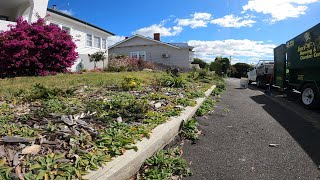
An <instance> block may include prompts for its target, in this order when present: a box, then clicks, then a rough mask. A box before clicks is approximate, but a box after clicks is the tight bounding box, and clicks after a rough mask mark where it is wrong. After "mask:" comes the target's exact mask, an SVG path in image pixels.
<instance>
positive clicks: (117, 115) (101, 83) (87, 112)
mask: <svg viewBox="0 0 320 180" xmlns="http://www.w3.org/2000/svg"><path fill="white" fill-rule="evenodd" d="M168 76H171V77H173V76H176V75H173V74H171V72H168V73H163V72H123V73H104V72H93V73H91V72H87V73H84V74H59V75H57V76H46V77H20V78H11V79H2V80H0V127H2V128H1V129H0V179H19V178H20V179H23V178H24V179H32V180H33V179H82V177H83V175H84V174H86V173H87V172H88V170H96V169H98V168H99V167H100V166H101V165H103V164H104V163H106V162H108V161H111V160H112V158H114V157H117V156H119V155H122V154H123V153H124V152H125V151H126V150H128V149H135V150H136V149H137V147H135V143H136V142H137V141H139V140H141V139H142V138H144V137H146V138H148V137H149V136H150V132H151V130H152V129H153V128H155V127H156V126H158V125H159V124H162V123H164V122H166V121H167V120H168V119H169V118H170V117H171V116H177V115H179V114H180V112H181V111H182V110H183V109H184V108H185V106H192V105H195V102H194V100H195V99H196V98H198V97H203V96H204V91H206V90H207V89H208V88H209V87H211V86H212V84H214V83H217V82H219V81H220V78H219V77H217V76H215V75H213V74H210V73H209V74H207V75H206V76H203V77H201V78H198V76H197V77H191V76H190V74H187V73H181V74H180V75H178V76H177V77H179V78H181V79H182V80H183V82H184V86H171V85H168V84H162V83H161V81H159V79H162V78H163V79H165V78H166V77H168ZM204 80H206V81H204Z"/></svg>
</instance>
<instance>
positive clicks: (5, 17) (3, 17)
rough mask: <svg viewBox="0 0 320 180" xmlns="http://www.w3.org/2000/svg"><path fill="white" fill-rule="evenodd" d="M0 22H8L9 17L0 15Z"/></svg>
mask: <svg viewBox="0 0 320 180" xmlns="http://www.w3.org/2000/svg"><path fill="white" fill-rule="evenodd" d="M0 20H3V21H8V20H9V17H8V16H2V15H0Z"/></svg>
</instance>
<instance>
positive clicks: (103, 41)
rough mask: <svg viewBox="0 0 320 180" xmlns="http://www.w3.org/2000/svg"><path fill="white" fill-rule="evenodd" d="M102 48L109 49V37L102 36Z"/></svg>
mask: <svg viewBox="0 0 320 180" xmlns="http://www.w3.org/2000/svg"><path fill="white" fill-rule="evenodd" d="M101 49H107V39H104V38H101Z"/></svg>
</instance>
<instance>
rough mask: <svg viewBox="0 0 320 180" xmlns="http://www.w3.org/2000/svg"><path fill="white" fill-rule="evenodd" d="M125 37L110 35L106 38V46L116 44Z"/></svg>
mask: <svg viewBox="0 0 320 180" xmlns="http://www.w3.org/2000/svg"><path fill="white" fill-rule="evenodd" d="M125 38H126V37H125V36H110V37H108V39H107V42H108V47H110V46H112V45H114V44H116V43H117V42H120V41H122V40H124V39H125Z"/></svg>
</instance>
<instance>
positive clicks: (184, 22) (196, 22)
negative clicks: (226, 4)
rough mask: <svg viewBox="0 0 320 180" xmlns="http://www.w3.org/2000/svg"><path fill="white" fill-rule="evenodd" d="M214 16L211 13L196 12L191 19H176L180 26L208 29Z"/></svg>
mask: <svg viewBox="0 0 320 180" xmlns="http://www.w3.org/2000/svg"><path fill="white" fill-rule="evenodd" d="M211 17H212V15H211V14H209V13H199V12H196V13H194V14H192V15H191V18H190V19H179V18H178V19H176V21H175V22H176V23H177V25H178V26H190V27H191V28H199V27H207V24H208V23H209V22H210V20H211Z"/></svg>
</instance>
